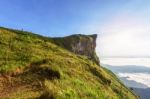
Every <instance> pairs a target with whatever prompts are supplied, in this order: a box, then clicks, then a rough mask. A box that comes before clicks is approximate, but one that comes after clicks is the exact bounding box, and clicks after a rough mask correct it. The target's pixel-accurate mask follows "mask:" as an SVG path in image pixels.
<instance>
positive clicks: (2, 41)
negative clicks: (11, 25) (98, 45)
mask: <svg viewBox="0 0 150 99" xmlns="http://www.w3.org/2000/svg"><path fill="white" fill-rule="evenodd" d="M0 96H1V97H3V98H8V99H17V98H18V99H22V98H23V99H28V98H43V99H46V98H58V99H78V98H85V99H88V98H89V99H136V98H137V97H136V96H135V95H133V94H132V93H131V92H130V91H129V90H128V89H127V88H126V87H125V86H124V85H123V84H122V83H120V81H119V80H118V79H117V78H116V76H115V75H113V74H112V73H111V72H110V71H108V70H106V69H104V68H102V67H99V66H97V65H96V64H95V63H94V62H92V61H90V60H88V59H87V58H86V57H84V56H79V55H75V54H73V53H71V52H69V51H67V50H65V49H63V48H61V47H59V46H57V45H55V44H53V43H52V39H51V38H46V37H42V36H39V35H35V34H31V33H28V32H23V31H17V30H11V29H5V28H0ZM45 97H46V98H45Z"/></svg>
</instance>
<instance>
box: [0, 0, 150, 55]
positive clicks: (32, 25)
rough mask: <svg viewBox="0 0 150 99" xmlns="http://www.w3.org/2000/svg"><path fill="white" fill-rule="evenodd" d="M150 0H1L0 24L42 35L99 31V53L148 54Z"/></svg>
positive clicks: (149, 52)
mask: <svg viewBox="0 0 150 99" xmlns="http://www.w3.org/2000/svg"><path fill="white" fill-rule="evenodd" d="M149 5H150V1H149V0H1V2H0V26H4V27H10V28H15V29H24V30H27V31H32V32H35V33H39V34H41V35H45V36H51V37H55V36H66V35H70V34H74V33H82V34H95V33H97V34H99V37H98V40H97V46H98V47H97V52H98V53H99V55H100V56H150V51H149V50H150V47H148V46H150V28H149V27H150V7H149Z"/></svg>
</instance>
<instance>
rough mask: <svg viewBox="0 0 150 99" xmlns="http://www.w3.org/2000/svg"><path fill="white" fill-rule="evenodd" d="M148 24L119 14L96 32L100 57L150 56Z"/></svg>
mask: <svg viewBox="0 0 150 99" xmlns="http://www.w3.org/2000/svg"><path fill="white" fill-rule="evenodd" d="M149 27H150V24H149V23H148V22H147V23H145V22H144V21H143V20H141V19H140V18H138V17H135V16H132V15H126V14H121V15H120V14H119V15H116V16H115V17H114V18H112V20H111V21H109V22H108V23H105V25H103V26H102V27H101V28H99V30H98V31H103V34H99V37H98V40H97V52H98V54H99V55H100V56H144V55H145V56H146V55H147V56H148V55H150V51H149V50H150V28H149Z"/></svg>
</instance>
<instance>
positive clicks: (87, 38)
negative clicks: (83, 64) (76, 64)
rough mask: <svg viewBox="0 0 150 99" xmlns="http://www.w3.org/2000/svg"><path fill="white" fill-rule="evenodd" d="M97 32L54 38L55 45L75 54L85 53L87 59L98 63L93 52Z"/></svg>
mask: <svg viewBox="0 0 150 99" xmlns="http://www.w3.org/2000/svg"><path fill="white" fill-rule="evenodd" d="M96 38H97V34H93V35H81V34H76V35H71V36H67V37H64V38H54V41H55V43H56V44H57V45H60V46H62V47H64V48H66V49H67V50H69V51H72V52H74V53H75V54H79V55H85V56H87V57H88V58H89V59H91V60H93V61H94V62H96V63H97V64H99V59H98V57H97V55H96V53H95V48H96Z"/></svg>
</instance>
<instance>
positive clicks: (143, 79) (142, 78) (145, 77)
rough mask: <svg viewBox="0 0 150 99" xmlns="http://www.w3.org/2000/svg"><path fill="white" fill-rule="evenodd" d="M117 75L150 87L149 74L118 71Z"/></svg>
mask: <svg viewBox="0 0 150 99" xmlns="http://www.w3.org/2000/svg"><path fill="white" fill-rule="evenodd" d="M118 75H119V76H120V77H127V80H133V81H136V82H138V83H142V84H144V85H146V86H148V87H150V74H148V73H119V74H118Z"/></svg>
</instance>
